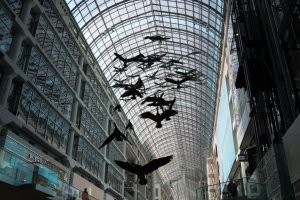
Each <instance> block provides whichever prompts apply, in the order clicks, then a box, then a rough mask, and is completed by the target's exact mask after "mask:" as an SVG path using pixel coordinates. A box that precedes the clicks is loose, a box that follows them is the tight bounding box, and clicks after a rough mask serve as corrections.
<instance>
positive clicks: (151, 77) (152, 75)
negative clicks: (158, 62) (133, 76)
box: [146, 70, 159, 80]
mask: <svg viewBox="0 0 300 200" xmlns="http://www.w3.org/2000/svg"><path fill="white" fill-rule="evenodd" d="M157 72H159V70H156V71H155V72H154V73H153V74H151V75H146V77H147V78H149V79H152V80H154V79H158V77H156V74H157Z"/></svg>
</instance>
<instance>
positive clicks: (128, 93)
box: [121, 87, 143, 99]
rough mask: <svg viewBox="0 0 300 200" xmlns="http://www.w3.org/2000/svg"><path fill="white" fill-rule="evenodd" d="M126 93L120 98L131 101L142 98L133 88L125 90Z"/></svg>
mask: <svg viewBox="0 0 300 200" xmlns="http://www.w3.org/2000/svg"><path fill="white" fill-rule="evenodd" d="M125 89H126V91H125V92H124V93H123V94H122V95H121V97H123V98H124V97H130V98H131V99H136V96H138V97H141V98H142V97H143V95H142V93H141V92H140V91H138V90H137V89H135V88H134V87H128V88H125Z"/></svg>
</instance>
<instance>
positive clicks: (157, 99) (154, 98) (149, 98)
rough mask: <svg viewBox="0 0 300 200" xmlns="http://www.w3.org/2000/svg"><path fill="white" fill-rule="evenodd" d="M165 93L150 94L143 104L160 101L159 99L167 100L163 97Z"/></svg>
mask: <svg viewBox="0 0 300 200" xmlns="http://www.w3.org/2000/svg"><path fill="white" fill-rule="evenodd" d="M163 95H164V93H161V95H160V96H157V95H156V93H155V94H154V96H148V97H146V98H145V99H144V101H142V103H141V104H142V105H143V104H144V103H146V102H158V101H165V100H164V99H163V98H162V97H163Z"/></svg>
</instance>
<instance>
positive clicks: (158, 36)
mask: <svg viewBox="0 0 300 200" xmlns="http://www.w3.org/2000/svg"><path fill="white" fill-rule="evenodd" d="M144 39H145V40H146V39H150V40H151V42H156V41H158V42H159V43H161V42H162V41H166V40H169V39H171V38H169V37H162V36H160V35H154V36H146V37H144Z"/></svg>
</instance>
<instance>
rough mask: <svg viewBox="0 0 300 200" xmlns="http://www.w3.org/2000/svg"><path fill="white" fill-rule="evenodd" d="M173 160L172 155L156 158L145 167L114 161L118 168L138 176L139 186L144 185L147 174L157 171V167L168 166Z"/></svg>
mask: <svg viewBox="0 0 300 200" xmlns="http://www.w3.org/2000/svg"><path fill="white" fill-rule="evenodd" d="M172 159H173V155H170V156H166V157H161V158H157V159H154V160H151V161H150V162H149V163H147V164H145V165H139V164H135V163H128V162H124V161H119V160H115V163H116V164H117V165H118V166H120V167H121V168H122V169H124V170H126V171H129V172H131V173H133V174H136V175H137V176H138V180H139V184H140V185H146V184H147V183H148V181H147V178H146V176H147V174H149V173H151V172H153V171H155V170H157V169H158V168H159V167H161V166H164V165H166V164H168V163H169V162H170V161H171V160H172Z"/></svg>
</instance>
